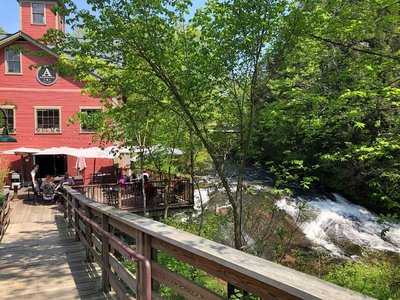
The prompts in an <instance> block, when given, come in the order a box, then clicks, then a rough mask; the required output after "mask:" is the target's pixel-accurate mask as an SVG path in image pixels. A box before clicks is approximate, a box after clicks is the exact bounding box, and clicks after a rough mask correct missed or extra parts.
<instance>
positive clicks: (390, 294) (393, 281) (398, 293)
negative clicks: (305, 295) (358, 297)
mask: <svg viewBox="0 0 400 300" xmlns="http://www.w3.org/2000/svg"><path fill="white" fill-rule="evenodd" d="M325 279H326V280H328V281H330V282H333V283H335V284H338V285H340V286H343V287H346V288H349V289H352V290H355V291H358V292H360V293H362V294H365V295H368V296H371V297H375V298H377V299H385V300H387V299H393V300H394V299H400V266H395V265H392V264H390V263H388V262H362V261H359V262H347V263H345V264H343V265H341V266H338V267H336V268H334V269H333V270H332V271H331V272H329V273H328V274H327V275H326V277H325Z"/></svg>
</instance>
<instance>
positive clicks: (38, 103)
mask: <svg viewBox="0 0 400 300" xmlns="http://www.w3.org/2000/svg"><path fill="white" fill-rule="evenodd" d="M18 2H19V4H20V26H21V28H20V31H18V32H17V33H14V34H7V35H3V36H1V35H0V107H1V108H3V109H5V110H6V112H7V115H8V127H9V129H10V130H11V134H12V135H13V136H14V137H15V138H16V139H17V143H0V152H2V151H5V150H10V149H15V148H18V147H32V148H40V149H43V148H50V147H60V146H68V147H75V148H87V147H91V146H93V145H92V137H93V132H91V130H90V128H82V126H81V125H80V124H70V122H69V119H70V118H71V117H73V116H74V115H76V114H77V113H78V112H88V113H90V112H92V111H96V110H99V109H101V103H100V101H99V100H98V99H94V98H91V97H89V96H87V95H83V94H82V93H81V89H82V84H80V83H79V82H76V81H74V80H73V79H71V78H65V77H61V76H58V74H57V73H56V72H55V70H54V68H53V67H52V64H54V62H56V61H57V55H56V54H55V53H54V52H52V50H51V49H50V48H48V47H46V46H45V45H44V44H42V43H41V42H40V41H38V39H40V38H41V37H42V36H43V35H44V34H45V33H46V32H47V30H48V29H50V28H52V29H58V30H61V31H64V30H65V25H64V18H63V17H62V16H60V15H59V14H58V13H55V12H54V11H53V9H52V8H53V7H54V5H56V3H57V1H55V0H45V1H44V0H19V1H18ZM39 53H40V55H39ZM43 53H44V54H45V55H42V54H43ZM0 127H1V126H0ZM1 156H2V158H3V160H5V161H6V162H7V163H8V164H9V168H10V169H12V170H15V171H18V172H21V170H23V169H25V171H23V173H25V177H28V176H27V174H28V172H27V171H29V169H30V168H31V167H32V165H33V163H38V164H39V165H40V169H41V172H40V175H42V176H45V175H46V174H45V173H48V174H50V175H59V174H62V173H64V172H68V173H70V174H71V175H75V174H76V169H75V166H76V158H74V157H69V156H68V157H67V156H63V155H58V156H53V157H45V156H44V157H39V156H37V157H35V156H28V157H24V158H23V159H22V157H21V155H14V156H10V155H1ZM111 164H112V162H111V161H110V160H97V162H96V171H97V170H99V169H101V168H103V167H105V166H110V165H111ZM93 168H94V164H93V163H92V162H91V160H87V169H86V170H85V174H86V177H88V178H89V177H90V174H91V173H93V171H94V170H93Z"/></svg>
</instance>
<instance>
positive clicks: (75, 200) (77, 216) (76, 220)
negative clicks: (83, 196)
mask: <svg viewBox="0 0 400 300" xmlns="http://www.w3.org/2000/svg"><path fill="white" fill-rule="evenodd" d="M73 201H74V208H75V210H74V219H75V223H74V228H75V240H76V241H79V231H80V229H79V214H78V209H79V201H78V200H77V199H76V198H73Z"/></svg>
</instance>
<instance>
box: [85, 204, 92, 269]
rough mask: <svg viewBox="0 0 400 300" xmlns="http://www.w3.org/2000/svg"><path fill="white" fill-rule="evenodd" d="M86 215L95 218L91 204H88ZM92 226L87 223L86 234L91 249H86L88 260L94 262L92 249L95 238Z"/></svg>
mask: <svg viewBox="0 0 400 300" xmlns="http://www.w3.org/2000/svg"><path fill="white" fill-rule="evenodd" d="M86 215H87V217H88V218H89V219H91V220H92V219H93V214H92V210H91V209H90V207H89V206H86ZM92 232H93V230H92V226H91V225H90V224H86V230H85V235H86V240H87V242H88V244H89V247H90V249H86V260H87V261H88V262H92V261H93V259H92V253H91V251H92V249H93V239H92Z"/></svg>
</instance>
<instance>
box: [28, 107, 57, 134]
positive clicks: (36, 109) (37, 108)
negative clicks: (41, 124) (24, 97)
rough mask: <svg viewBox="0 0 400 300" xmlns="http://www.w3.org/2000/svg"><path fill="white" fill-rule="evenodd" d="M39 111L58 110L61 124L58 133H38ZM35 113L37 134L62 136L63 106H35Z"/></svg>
mask: <svg viewBox="0 0 400 300" xmlns="http://www.w3.org/2000/svg"><path fill="white" fill-rule="evenodd" d="M39 109H58V111H59V122H60V124H59V125H60V130H59V131H57V132H41V131H38V119H37V111H38V110H39ZM33 110H34V113H35V128H34V130H35V134H62V110H61V106H34V107H33Z"/></svg>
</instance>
